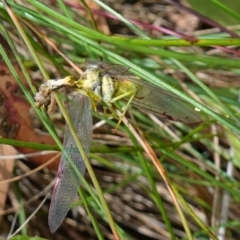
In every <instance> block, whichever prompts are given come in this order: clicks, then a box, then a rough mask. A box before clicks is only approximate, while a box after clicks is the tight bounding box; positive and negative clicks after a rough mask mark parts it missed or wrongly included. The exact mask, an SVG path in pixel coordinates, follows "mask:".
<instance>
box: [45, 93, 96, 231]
mask: <svg viewBox="0 0 240 240" xmlns="http://www.w3.org/2000/svg"><path fill="white" fill-rule="evenodd" d="M69 116H70V118H71V120H72V121H73V124H74V127H75V129H76V131H77V133H78V136H79V137H80V139H81V142H82V144H83V147H84V149H85V151H86V153H87V154H89V151H90V145H91V142H92V114H91V104H90V99H89V98H88V97H85V96H83V95H80V94H79V95H77V96H76V97H75V98H74V99H73V101H72V103H71V105H70V109H69ZM63 147H64V151H63V153H62V156H61V160H60V164H59V167H58V173H57V180H56V183H55V186H54V190H53V194H52V200H51V205H50V209H49V216H48V222H49V228H50V231H51V232H55V231H56V230H57V229H58V227H59V226H60V225H61V223H62V222H63V220H64V218H65V217H66V215H67V213H68V211H69V209H70V206H71V204H72V202H73V200H74V198H75V197H76V196H77V190H78V188H79V186H80V177H79V175H78V173H77V171H79V172H80V174H82V175H83V174H84V172H85V169H86V166H85V163H84V161H83V159H82V157H81V155H80V152H79V150H78V148H77V146H76V144H75V141H74V138H73V136H72V134H71V132H70V129H69V127H68V125H66V127H65V133H64V142H63Z"/></svg>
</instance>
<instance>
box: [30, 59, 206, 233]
mask: <svg viewBox="0 0 240 240" xmlns="http://www.w3.org/2000/svg"><path fill="white" fill-rule="evenodd" d="M64 86H71V87H74V88H76V90H77V92H78V93H80V94H79V95H78V96H77V97H76V98H75V99H74V101H73V103H72V105H71V107H70V110H69V115H70V117H71V119H72V120H73V122H74V126H75V128H76V130H77V132H78V134H79V136H80V138H81V140H82V143H83V146H84V148H85V150H86V152H87V153H89V148H90V144H91V139H92V120H91V119H92V118H91V111H90V109H91V108H90V106H91V105H92V107H93V108H94V109H95V110H96V105H97V104H98V103H100V102H102V103H103V105H104V106H105V110H104V111H105V114H107V110H108V111H109V112H110V114H109V115H110V116H114V117H116V113H115V112H116V111H115V105H114V103H115V102H116V101H118V100H120V99H123V100H126V101H127V104H126V108H125V110H124V111H123V113H122V116H124V115H125V113H126V111H127V109H128V107H129V106H130V104H131V105H133V106H135V107H137V108H139V109H141V110H143V111H146V112H150V113H153V114H156V115H163V116H166V117H167V118H168V119H170V120H174V121H179V122H184V123H188V124H189V123H198V122H200V121H201V118H200V116H199V114H198V112H197V111H195V110H194V107H193V106H192V105H190V104H188V103H187V102H185V101H183V100H182V99H180V98H178V97H177V96H175V95H174V94H172V93H170V92H169V91H167V90H165V89H162V88H160V87H157V86H155V85H153V84H150V83H147V82H145V81H142V80H141V79H139V78H138V77H136V76H134V75H132V74H130V73H129V72H128V68H127V67H125V66H122V65H116V64H107V63H104V62H101V61H94V60H87V62H86V70H85V72H84V73H83V75H82V76H81V77H80V79H79V80H76V81H75V80H74V78H73V77H71V76H68V77H66V78H63V79H58V80H48V81H47V82H46V83H44V84H42V85H41V87H40V90H39V92H38V93H37V94H36V96H35V101H36V106H37V107H40V106H42V105H47V104H48V103H49V101H50V94H51V92H52V91H53V90H56V89H59V88H61V87H64ZM90 101H91V103H90ZM120 122H121V118H120V120H119V122H118V125H119V124H120ZM118 125H117V126H118ZM63 145H64V152H63V154H62V156H61V162H60V165H59V169H58V175H57V182H56V185H55V188H54V191H53V196H52V201H51V206H50V211H49V226H50V230H51V232H54V231H56V229H57V228H58V227H59V226H60V224H61V223H62V221H63V220H64V218H65V216H66V214H67V212H68V210H69V208H70V205H71V203H72V201H73V198H74V197H75V195H76V193H77V189H78V186H79V184H80V179H79V177H78V175H77V174H76V172H75V171H74V168H73V167H72V165H71V164H70V161H69V160H68V159H69V158H70V159H72V162H73V164H74V165H75V166H76V168H77V169H78V170H79V171H80V172H81V173H82V174H83V173H84V171H85V164H84V162H83V159H82V157H81V155H80V153H79V152H78V150H76V149H77V148H76V145H75V141H74V139H73V137H72V135H71V133H70V131H69V129H68V127H66V130H65V136H64V144H63Z"/></svg>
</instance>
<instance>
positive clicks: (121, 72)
mask: <svg viewBox="0 0 240 240" xmlns="http://www.w3.org/2000/svg"><path fill="white" fill-rule="evenodd" d="M86 66H87V69H91V68H99V69H100V70H101V71H102V73H103V74H109V75H110V76H111V77H118V76H119V77H120V76H121V77H123V76H129V75H131V74H130V73H129V72H128V69H129V68H128V67H126V66H123V65H118V64H111V63H105V62H102V61H96V60H91V59H87V60H86Z"/></svg>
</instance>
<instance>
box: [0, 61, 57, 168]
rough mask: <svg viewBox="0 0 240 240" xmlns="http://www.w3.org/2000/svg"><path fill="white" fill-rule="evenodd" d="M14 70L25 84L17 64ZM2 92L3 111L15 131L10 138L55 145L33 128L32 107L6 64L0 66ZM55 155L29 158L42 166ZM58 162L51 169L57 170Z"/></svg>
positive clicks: (30, 151)
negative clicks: (30, 112)
mask: <svg viewBox="0 0 240 240" xmlns="http://www.w3.org/2000/svg"><path fill="white" fill-rule="evenodd" d="M14 68H15V70H16V71H17V73H18V76H19V77H20V79H22V81H23V82H24V83H25V82H26V81H25V79H24V76H23V74H22V72H21V70H20V68H19V66H18V65H17V64H14ZM0 73H1V81H0V92H2V94H3V96H4V101H3V109H4V111H5V114H6V116H7V123H8V125H9V126H10V127H11V129H14V131H8V133H9V134H8V136H6V137H8V138H14V139H15V140H19V141H26V142H34V143H45V144H54V141H53V139H52V137H51V136H49V135H44V136H40V135H38V134H37V133H35V132H34V131H33V130H34V127H33V126H32V123H31V119H30V116H29V115H28V113H29V109H30V105H29V103H28V102H27V101H26V100H25V99H24V98H23V97H21V96H20V93H21V92H20V89H19V87H18V85H17V84H16V82H15V79H14V77H13V76H12V74H11V72H10V70H9V69H8V68H7V66H6V65H5V64H0ZM17 150H18V151H19V152H21V153H23V154H27V153H34V152H38V150H34V149H30V148H17ZM54 155H55V154H49V155H42V156H37V157H31V158H29V160H30V161H32V162H34V163H35V164H36V165H41V164H42V163H45V162H46V161H47V160H49V158H51V157H53V156H54ZM57 166H58V161H55V162H54V163H52V164H51V165H49V168H51V169H57Z"/></svg>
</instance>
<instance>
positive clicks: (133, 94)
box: [111, 90, 137, 133]
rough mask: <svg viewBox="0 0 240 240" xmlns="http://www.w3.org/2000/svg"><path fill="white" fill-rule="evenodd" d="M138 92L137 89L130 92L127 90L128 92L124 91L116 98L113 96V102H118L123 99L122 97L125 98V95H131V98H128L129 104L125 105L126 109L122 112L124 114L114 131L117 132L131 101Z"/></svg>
mask: <svg viewBox="0 0 240 240" xmlns="http://www.w3.org/2000/svg"><path fill="white" fill-rule="evenodd" d="M136 93H137V91H136V90H132V91H128V92H126V93H124V94H122V95H119V96H117V97H115V98H113V99H112V100H111V103H113V102H116V101H117V100H119V99H122V98H125V97H127V96H130V95H131V97H130V98H129V100H128V102H127V105H126V106H125V109H124V111H123V113H122V116H121V117H120V118H119V120H118V123H117V125H116V127H115V128H114V129H113V133H114V132H116V130H117V129H118V127H119V125H120V124H121V122H122V119H123V117H124V116H125V114H126V112H127V110H128V108H129V106H130V104H131V102H132V101H133V99H134V97H135V96H136Z"/></svg>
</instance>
